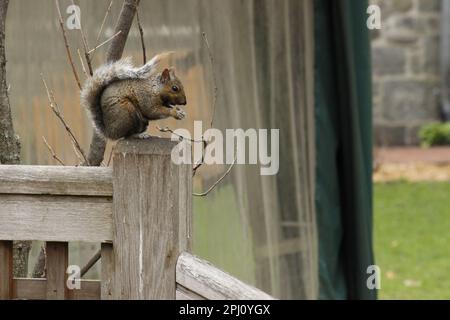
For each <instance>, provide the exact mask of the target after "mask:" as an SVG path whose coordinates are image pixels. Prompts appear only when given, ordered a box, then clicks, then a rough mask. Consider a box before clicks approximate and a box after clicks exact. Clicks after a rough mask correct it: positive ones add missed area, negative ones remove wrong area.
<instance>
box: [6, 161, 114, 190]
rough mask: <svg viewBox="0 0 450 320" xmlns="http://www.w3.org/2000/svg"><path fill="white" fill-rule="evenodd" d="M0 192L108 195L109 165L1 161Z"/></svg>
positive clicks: (110, 177) (110, 182)
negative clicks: (32, 163) (77, 165)
mask: <svg viewBox="0 0 450 320" xmlns="http://www.w3.org/2000/svg"><path fill="white" fill-rule="evenodd" d="M0 193H14V194H52V195H74V196H109V197H110V196H112V169H111V168H100V167H55V166H21V165H20V166H19V165H2V166H1V167H0Z"/></svg>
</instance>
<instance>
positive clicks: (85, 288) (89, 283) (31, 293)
mask: <svg viewBox="0 0 450 320" xmlns="http://www.w3.org/2000/svg"><path fill="white" fill-rule="evenodd" d="M14 288H15V290H14V294H13V298H14V299H27V300H45V299H47V279H45V278H43V279H32V278H15V279H14ZM69 297H70V299H73V300H98V299H100V281H99V280H81V288H80V289H79V290H69Z"/></svg>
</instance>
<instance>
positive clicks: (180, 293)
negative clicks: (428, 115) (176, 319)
mask: <svg viewBox="0 0 450 320" xmlns="http://www.w3.org/2000/svg"><path fill="white" fill-rule="evenodd" d="M175 299H176V300H206V299H205V297H202V296H199V295H198V294H196V293H195V292H192V291H191V290H189V289H187V288H185V287H183V286H181V285H179V284H177V291H176V297H175Z"/></svg>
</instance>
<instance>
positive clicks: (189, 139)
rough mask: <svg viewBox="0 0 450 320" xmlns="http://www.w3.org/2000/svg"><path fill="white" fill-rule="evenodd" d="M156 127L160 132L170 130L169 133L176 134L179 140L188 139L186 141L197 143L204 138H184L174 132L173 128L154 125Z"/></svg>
mask: <svg viewBox="0 0 450 320" xmlns="http://www.w3.org/2000/svg"><path fill="white" fill-rule="evenodd" d="M156 128H157V129H158V130H159V131H160V132H170V133H171V134H173V135H175V136H177V137H178V138H180V141H181V140H188V141H190V142H194V143H195V142H197V143H201V142H204V140H194V139H191V138H186V137H185V136H182V135H180V134H178V133H176V132H175V131H173V130H172V129H170V128H169V127H164V128H161V127H160V126H156Z"/></svg>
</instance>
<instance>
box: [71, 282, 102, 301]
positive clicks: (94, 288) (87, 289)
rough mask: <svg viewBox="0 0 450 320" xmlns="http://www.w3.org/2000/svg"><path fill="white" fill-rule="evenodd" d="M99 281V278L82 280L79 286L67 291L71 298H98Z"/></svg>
mask: <svg viewBox="0 0 450 320" xmlns="http://www.w3.org/2000/svg"><path fill="white" fill-rule="evenodd" d="M100 291H101V282H100V281H99V280H82V281H81V288H80V289H79V290H77V289H74V290H70V291H69V293H70V294H69V295H70V299H72V300H100Z"/></svg>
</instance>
